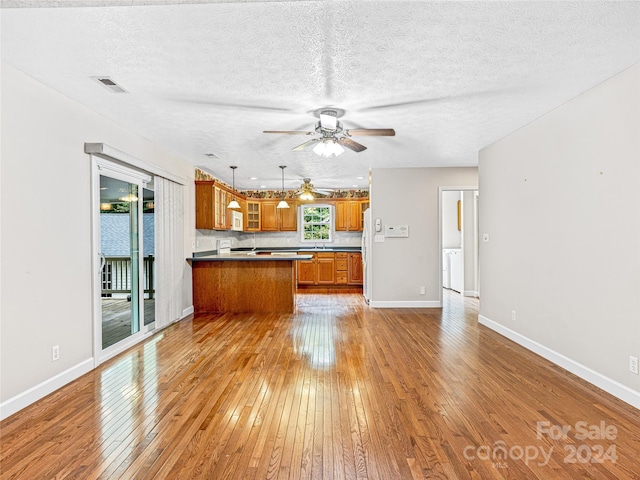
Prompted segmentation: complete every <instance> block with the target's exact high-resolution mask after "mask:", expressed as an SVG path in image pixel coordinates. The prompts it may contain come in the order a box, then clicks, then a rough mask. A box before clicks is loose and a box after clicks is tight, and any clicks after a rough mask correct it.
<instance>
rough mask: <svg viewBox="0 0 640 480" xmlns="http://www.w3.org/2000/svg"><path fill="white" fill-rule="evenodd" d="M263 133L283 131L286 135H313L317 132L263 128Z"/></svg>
mask: <svg viewBox="0 0 640 480" xmlns="http://www.w3.org/2000/svg"><path fill="white" fill-rule="evenodd" d="M262 133H283V134H285V135H313V134H314V133H316V132H306V131H304V130H263V131H262Z"/></svg>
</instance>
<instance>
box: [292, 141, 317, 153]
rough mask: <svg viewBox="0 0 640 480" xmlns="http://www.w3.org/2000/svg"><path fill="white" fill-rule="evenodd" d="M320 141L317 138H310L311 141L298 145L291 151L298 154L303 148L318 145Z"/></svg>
mask: <svg viewBox="0 0 640 480" xmlns="http://www.w3.org/2000/svg"><path fill="white" fill-rule="evenodd" d="M319 141H320V139H319V138H312V139H311V140H308V141H306V142H304V143H302V144H300V145H298V146H297V147H295V148H293V149H292V150H293V151H294V152H299V151H301V150H304V149H305V148H308V147H310V146H311V145H313V144H315V143H318V142H319Z"/></svg>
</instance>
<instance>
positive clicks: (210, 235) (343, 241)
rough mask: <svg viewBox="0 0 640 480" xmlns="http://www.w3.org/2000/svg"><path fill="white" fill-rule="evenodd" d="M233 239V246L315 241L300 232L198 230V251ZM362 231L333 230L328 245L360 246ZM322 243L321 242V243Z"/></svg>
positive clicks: (305, 244)
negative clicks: (305, 239) (301, 239)
mask: <svg viewBox="0 0 640 480" xmlns="http://www.w3.org/2000/svg"><path fill="white" fill-rule="evenodd" d="M222 239H230V240H231V248H253V247H256V248H270V247H301V246H309V245H312V246H313V243H309V242H305V243H303V242H302V241H300V232H256V233H253V232H233V231H219V230H196V249H195V251H196V252H204V251H208V250H215V249H216V241H217V240H222ZM361 241H362V232H333V242H330V243H327V246H329V245H332V246H341V247H359V246H360V245H361ZM321 244H322V243H319V245H321Z"/></svg>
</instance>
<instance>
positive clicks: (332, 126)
mask: <svg viewBox="0 0 640 480" xmlns="http://www.w3.org/2000/svg"><path fill="white" fill-rule="evenodd" d="M343 114H344V110H339V109H320V110H316V115H317V116H318V117H319V118H320V121H319V122H318V123H317V124H316V128H315V130H314V131H311V132H310V131H304V130H264V131H263V133H282V134H285V135H315V134H319V135H320V136H319V137H318V138H312V139H311V140H308V141H306V142H304V143H303V144H301V145H298V146H297V147H294V148H293V151H295V152H298V151H301V150H304V149H306V148H309V147H313V151H314V153H316V154H317V155H320V156H322V157H333V156H336V157H337V156H338V155H340V154H341V153H343V152H344V148H343V147H345V148H348V149H349V150H353V151H354V152H362V151H363V150H366V149H367V147H365V146H364V145H362V144H360V143H358V142H356V141H354V140H352V139H351V137H353V136H358V135H362V136H381V137H393V136H394V135H395V134H396V131H395V130H394V129H393V128H352V129H349V130H345V129H344V128H343V127H342V123H341V122H340V121H339V120H338V118H339V117H340V116H342V115H343Z"/></svg>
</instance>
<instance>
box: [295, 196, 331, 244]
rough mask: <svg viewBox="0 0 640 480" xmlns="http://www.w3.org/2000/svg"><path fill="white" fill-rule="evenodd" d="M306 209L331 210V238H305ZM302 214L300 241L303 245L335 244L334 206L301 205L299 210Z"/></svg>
mask: <svg viewBox="0 0 640 480" xmlns="http://www.w3.org/2000/svg"><path fill="white" fill-rule="evenodd" d="M305 207H313V208H324V207H327V208H328V209H329V238H328V239H326V240H325V239H305V238H304V226H305V221H304V209H305ZM299 210H300V212H299V215H300V219H299V220H300V221H299V225H300V241H301V242H302V243H331V242H333V231H334V228H335V209H334V208H333V205H330V204H328V203H310V204H303V205H300V208H299Z"/></svg>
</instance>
